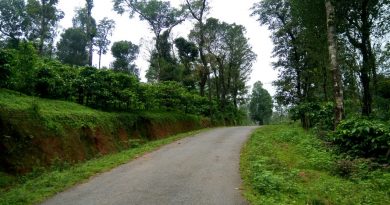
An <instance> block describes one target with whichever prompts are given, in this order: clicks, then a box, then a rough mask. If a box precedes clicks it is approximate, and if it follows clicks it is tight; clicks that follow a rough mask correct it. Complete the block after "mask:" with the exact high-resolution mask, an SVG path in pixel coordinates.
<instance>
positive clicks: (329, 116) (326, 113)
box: [290, 102, 334, 130]
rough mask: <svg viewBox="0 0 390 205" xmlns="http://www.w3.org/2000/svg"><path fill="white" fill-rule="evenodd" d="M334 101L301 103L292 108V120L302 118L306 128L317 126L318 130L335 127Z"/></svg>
mask: <svg viewBox="0 0 390 205" xmlns="http://www.w3.org/2000/svg"><path fill="white" fill-rule="evenodd" d="M333 107H334V106H333V103H332V102H326V103H316V102H310V103H301V104H300V105H298V106H296V107H294V108H292V109H291V110H290V116H291V119H292V120H300V121H301V123H302V126H303V127H304V128H306V129H308V128H312V127H315V128H317V129H318V130H332V129H333V118H334V117H333Z"/></svg>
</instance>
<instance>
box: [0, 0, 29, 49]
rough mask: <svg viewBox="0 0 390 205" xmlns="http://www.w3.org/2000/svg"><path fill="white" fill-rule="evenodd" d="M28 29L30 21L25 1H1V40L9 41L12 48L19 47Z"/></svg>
mask: <svg viewBox="0 0 390 205" xmlns="http://www.w3.org/2000/svg"><path fill="white" fill-rule="evenodd" d="M28 27H29V20H28V18H27V14H26V3H25V1H24V0H1V1H0V38H3V39H7V40H9V41H10V43H11V46H13V47H17V43H18V42H19V40H20V39H21V38H23V37H24V33H25V31H26V29H27V28H28Z"/></svg>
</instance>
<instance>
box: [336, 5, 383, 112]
mask: <svg viewBox="0 0 390 205" xmlns="http://www.w3.org/2000/svg"><path fill="white" fill-rule="evenodd" d="M334 3H335V12H336V16H337V20H338V22H337V26H338V32H339V33H340V34H342V35H343V36H345V38H347V40H348V42H349V43H350V45H351V46H352V47H354V48H355V49H357V50H358V51H359V52H360V53H359V55H360V58H361V68H360V81H361V84H362V89H363V100H362V101H363V102H362V114H363V115H366V116H368V115H370V114H371V112H372V89H371V83H373V85H374V89H375V87H376V81H377V80H376V76H377V65H376V55H375V52H374V48H373V43H372V37H373V36H377V37H379V36H386V35H385V34H386V33H388V32H389V30H388V26H389V21H388V19H389V15H390V12H389V11H388V8H389V6H390V1H389V0H345V1H336V2H334ZM386 19H387V20H386Z"/></svg>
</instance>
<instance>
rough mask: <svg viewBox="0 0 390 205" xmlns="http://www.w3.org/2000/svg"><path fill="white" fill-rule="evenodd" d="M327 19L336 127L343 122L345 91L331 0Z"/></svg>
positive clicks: (328, 0) (327, 4)
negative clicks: (338, 57)
mask: <svg viewBox="0 0 390 205" xmlns="http://www.w3.org/2000/svg"><path fill="white" fill-rule="evenodd" d="M325 5H326V19H327V28H328V29H327V34H328V44H329V56H330V65H331V70H332V75H333V93H334V101H335V117H334V125H335V128H336V127H337V125H338V124H339V123H340V122H341V120H342V119H343V115H344V92H343V88H342V81H341V72H340V68H339V65H338V61H337V44H336V38H335V34H336V33H335V32H336V30H335V26H336V25H335V23H336V21H335V11H334V7H333V4H332V2H331V1H330V0H326V1H325Z"/></svg>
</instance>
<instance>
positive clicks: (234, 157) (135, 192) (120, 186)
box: [43, 127, 256, 205]
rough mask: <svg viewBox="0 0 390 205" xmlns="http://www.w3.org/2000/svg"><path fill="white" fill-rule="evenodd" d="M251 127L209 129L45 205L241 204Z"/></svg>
mask: <svg viewBox="0 0 390 205" xmlns="http://www.w3.org/2000/svg"><path fill="white" fill-rule="evenodd" d="M255 128H256V127H230V128H217V129H213V130H209V131H206V132H203V133H200V134H197V135H195V136H194V137H189V138H185V139H182V140H180V141H177V142H174V143H172V144H169V145H167V146H164V147H162V148H161V149H159V150H157V151H155V152H152V153H149V154H146V155H144V156H142V157H140V158H138V159H136V160H133V161H131V162H130V163H128V164H124V165H122V166H119V167H117V168H115V169H113V170H111V171H109V172H106V173H103V174H100V175H98V176H96V177H94V178H93V179H91V180H90V181H88V182H86V183H84V184H80V185H77V186H75V187H73V188H71V189H69V190H67V191H65V192H63V193H60V194H58V195H56V196H54V197H53V198H51V199H49V200H47V201H46V202H44V203H43V204H44V205H63V204H66V205H131V204H134V205H165V204H167V205H174V204H185V205H191V204H196V205H198V204H199V205H200V204H202V205H203V204H204V205H208V204H210V205H219V204H220V205H229V204H231V205H240V204H247V202H246V201H245V199H244V198H243V197H242V196H241V191H240V186H241V179H240V175H239V159H240V149H241V146H242V145H243V143H244V142H245V140H246V139H247V137H248V136H249V134H250V133H251V132H252V131H253V130H254V129H255Z"/></svg>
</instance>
